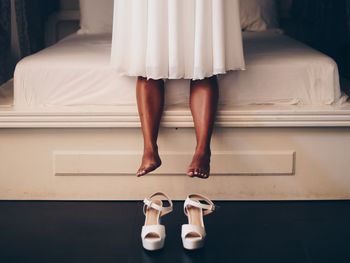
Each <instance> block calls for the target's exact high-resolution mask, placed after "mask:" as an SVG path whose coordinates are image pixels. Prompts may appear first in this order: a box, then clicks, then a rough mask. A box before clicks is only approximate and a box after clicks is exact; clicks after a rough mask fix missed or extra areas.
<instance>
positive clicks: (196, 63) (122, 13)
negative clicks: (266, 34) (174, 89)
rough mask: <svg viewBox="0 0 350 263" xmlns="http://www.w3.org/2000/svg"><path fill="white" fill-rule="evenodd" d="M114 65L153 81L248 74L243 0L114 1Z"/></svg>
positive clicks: (121, 72)
mask: <svg viewBox="0 0 350 263" xmlns="http://www.w3.org/2000/svg"><path fill="white" fill-rule="evenodd" d="M111 64H112V66H113V67H115V69H116V71H117V72H118V73H119V74H120V75H127V76H143V77H146V78H147V79H150V78H151V79H181V78H184V79H193V80H196V79H203V78H206V77H211V76H213V75H216V74H224V73H226V72H227V71H229V70H245V61H244V54H243V41H242V31H241V25H240V18H239V0H114V19H113V39H112V53H111Z"/></svg>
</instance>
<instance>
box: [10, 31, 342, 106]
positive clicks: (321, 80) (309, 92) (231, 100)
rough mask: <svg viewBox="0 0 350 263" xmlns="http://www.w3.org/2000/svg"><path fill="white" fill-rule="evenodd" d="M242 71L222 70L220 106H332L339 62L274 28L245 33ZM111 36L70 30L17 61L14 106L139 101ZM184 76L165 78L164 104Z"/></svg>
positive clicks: (181, 92) (181, 93)
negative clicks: (118, 67)
mask: <svg viewBox="0 0 350 263" xmlns="http://www.w3.org/2000/svg"><path fill="white" fill-rule="evenodd" d="M243 37H244V49H245V58H246V65H247V70H245V71H231V72H229V73H228V74H227V75H219V81H220V93H221V96H220V100H219V103H220V105H252V104H271V105H337V104H342V103H344V102H345V101H346V100H347V96H346V95H345V94H343V93H342V92H341V90H340V84H339V73H338V68H337V65H336V63H335V62H334V61H333V60H332V59H331V58H329V57H328V56H326V55H324V54H322V53H320V52H318V51H316V50H314V49H312V48H310V47H308V46H306V45H305V44H303V43H301V42H298V41H296V40H294V39H292V38H290V37H288V36H286V35H284V34H282V33H281V32H280V31H277V30H267V31H263V32H244V33H243ZM110 47H111V35H109V34H94V35H81V34H76V33H75V34H72V35H70V36H68V37H66V38H65V39H63V40H61V41H60V42H59V43H57V44H56V45H54V46H52V47H49V48H47V49H45V50H43V51H41V52H39V53H37V54H35V55H32V56H29V57H27V58H25V59H23V60H22V61H21V62H20V63H18V65H17V67H16V71H15V76H14V84H15V86H14V90H15V105H16V107H34V108H35V107H47V106H88V105H102V106H118V105H129V106H132V105H134V106H135V105H136V96H135V81H136V78H134V77H123V76H118V75H117V74H116V73H114V72H113V69H112V68H111V66H110V64H109V60H110ZM188 99H189V83H188V80H167V88H166V102H165V103H166V105H169V106H170V105H186V104H188Z"/></svg>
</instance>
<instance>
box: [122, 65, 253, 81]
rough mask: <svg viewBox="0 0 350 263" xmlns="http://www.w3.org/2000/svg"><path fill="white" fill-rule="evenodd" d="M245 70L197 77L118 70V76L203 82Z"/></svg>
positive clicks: (216, 72)
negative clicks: (215, 76)
mask: <svg viewBox="0 0 350 263" xmlns="http://www.w3.org/2000/svg"><path fill="white" fill-rule="evenodd" d="M245 70H247V69H246V67H235V68H230V69H217V70H214V71H213V72H212V73H203V74H200V76H198V77H193V76H189V75H184V74H178V75H171V74H159V72H158V71H157V72H147V73H146V74H145V73H144V72H137V71H122V70H118V71H117V72H118V76H121V77H144V78H146V79H147V80H149V79H154V80H160V79H162V80H164V81H166V80H167V79H188V80H203V79H205V78H210V77H212V76H214V75H222V74H227V73H228V72H230V71H245Z"/></svg>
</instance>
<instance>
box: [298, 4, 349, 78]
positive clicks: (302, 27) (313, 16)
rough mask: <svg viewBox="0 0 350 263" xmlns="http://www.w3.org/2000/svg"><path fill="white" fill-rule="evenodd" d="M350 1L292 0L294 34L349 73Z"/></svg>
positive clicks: (342, 70) (341, 69)
mask: <svg viewBox="0 0 350 263" xmlns="http://www.w3.org/2000/svg"><path fill="white" fill-rule="evenodd" d="M347 10H348V12H350V0H337V1H334V0H317V1H315V0H293V6H292V10H291V13H292V17H293V19H294V22H295V23H296V24H295V29H294V30H293V37H295V38H297V39H299V40H302V41H303V42H306V43H307V44H309V45H310V46H312V47H314V48H316V49H318V50H320V51H322V52H324V53H326V54H327V55H329V56H331V57H332V58H334V59H335V60H336V62H337V63H338V65H339V68H340V71H341V72H342V73H346V72H345V71H346V66H345V65H346V63H347V62H346V61H345V60H347V59H349V57H348V55H349V53H348V51H347V49H348V48H349V39H350V36H349V32H350V16H349V15H348V14H347Z"/></svg>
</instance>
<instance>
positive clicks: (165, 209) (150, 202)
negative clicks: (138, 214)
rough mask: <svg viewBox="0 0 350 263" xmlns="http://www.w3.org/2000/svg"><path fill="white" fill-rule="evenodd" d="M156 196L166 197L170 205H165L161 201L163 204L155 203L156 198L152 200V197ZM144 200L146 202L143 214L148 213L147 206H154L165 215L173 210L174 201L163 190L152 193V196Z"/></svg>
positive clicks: (161, 214)
mask: <svg viewBox="0 0 350 263" xmlns="http://www.w3.org/2000/svg"><path fill="white" fill-rule="evenodd" d="M155 196H163V197H165V200H166V201H168V202H169V206H163V202H161V203H162V205H158V204H156V203H154V200H152V197H155ZM159 200H161V201H162V199H159ZM163 200H164V199H163ZM143 202H144V205H143V214H144V215H146V206H149V207H152V208H153V209H156V210H158V211H160V216H164V215H166V214H168V213H170V212H171V211H173V202H172V201H171V199H170V198H169V196H167V195H166V194H165V193H163V192H156V193H154V194H152V195H151V196H150V197H148V198H145V199H144V200H143Z"/></svg>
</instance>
